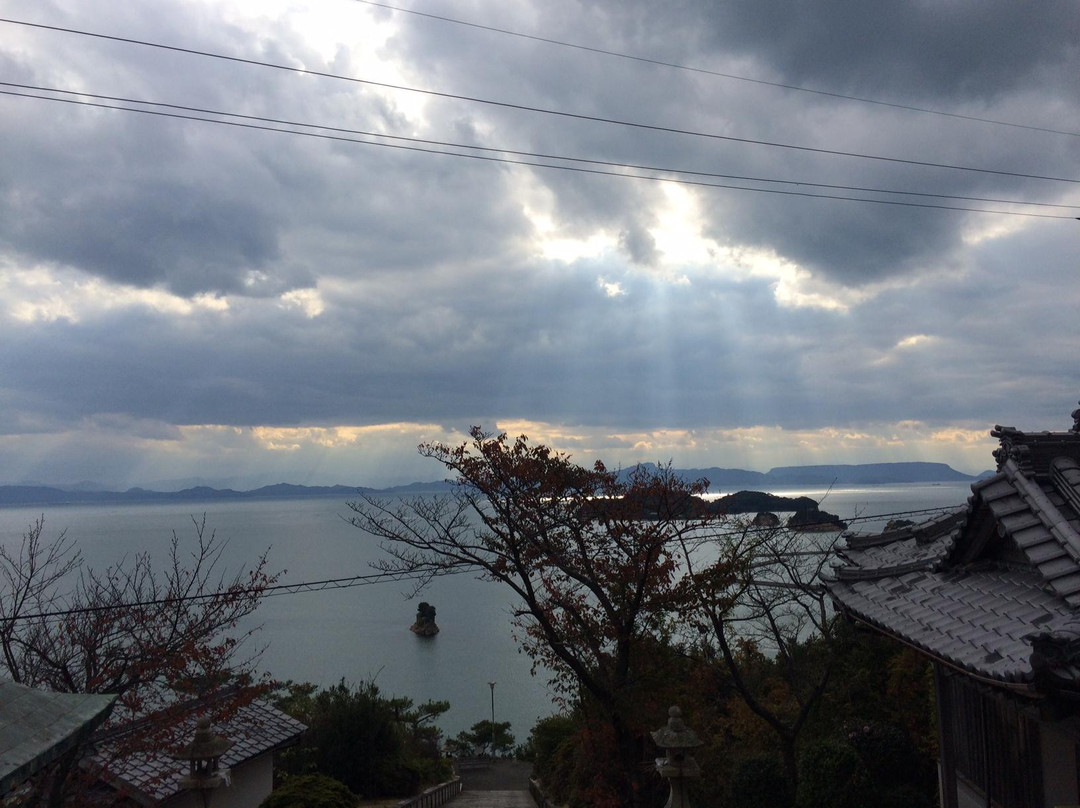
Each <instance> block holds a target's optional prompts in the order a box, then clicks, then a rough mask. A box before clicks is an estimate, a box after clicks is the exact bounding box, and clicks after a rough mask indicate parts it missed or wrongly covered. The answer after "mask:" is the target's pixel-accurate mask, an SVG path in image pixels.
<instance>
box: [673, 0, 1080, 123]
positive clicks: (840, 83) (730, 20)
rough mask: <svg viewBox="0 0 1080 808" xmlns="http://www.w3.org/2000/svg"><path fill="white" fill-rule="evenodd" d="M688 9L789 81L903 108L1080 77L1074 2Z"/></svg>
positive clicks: (713, 37) (771, 2)
mask: <svg viewBox="0 0 1080 808" xmlns="http://www.w3.org/2000/svg"><path fill="white" fill-rule="evenodd" d="M683 9H685V10H687V11H688V12H689V13H694V12H695V11H700V14H701V17H700V20H701V22H702V23H703V29H704V39H705V40H706V41H707V42H710V43H712V44H713V45H714V46H715V47H716V48H717V49H722V50H723V51H727V52H735V53H738V54H740V55H745V56H748V57H750V58H752V59H753V60H754V61H755V62H757V63H759V64H761V65H763V66H767V67H769V68H771V69H772V70H774V71H776V73H777V74H778V75H779V77H780V79H781V80H782V81H784V82H785V83H793V84H797V85H799V86H811V87H815V88H821V89H829V90H832V91H834V92H848V93H859V94H864V95H870V96H873V97H875V98H876V97H879V96H881V95H882V94H883V93H884V94H886V95H888V96H890V97H892V96H894V95H895V94H902V95H895V97H894V100H896V101H897V102H899V103H920V102H925V101H928V100H939V101H950V102H960V103H966V102H969V101H972V100H978V101H993V100H994V99H996V98H998V97H1000V96H1001V95H1004V94H1008V93H1010V92H1013V91H1016V90H1021V89H1023V88H1025V87H1026V86H1030V83H1031V81H1032V79H1038V80H1045V78H1046V75H1047V73H1046V71H1053V72H1054V73H1056V74H1057V75H1058V76H1059V79H1058V80H1059V81H1061V78H1060V77H1062V76H1065V75H1068V73H1069V72H1070V71H1071V74H1072V75H1073V76H1075V75H1077V73H1078V72H1080V64H1078V59H1080V51H1078V45H1077V43H1078V42H1080V9H1078V7H1077V5H1076V4H1075V3H1071V2H1055V1H1054V0H1051V2H1047V3H1039V4H1037V5H1031V4H1024V3H1014V2H1010V0H993V2H981V1H977V0H949V1H948V2H919V1H917V2H901V3H873V4H868V3H864V2H861V0H816V2H812V3H789V2H785V1H784V0H761V1H760V2H758V1H755V2H745V3H716V2H706V3H700V4H694V5H689V6H686V5H684V6H683ZM1070 65H1071V66H1072V67H1071V68H1070V67H1069V66H1070Z"/></svg>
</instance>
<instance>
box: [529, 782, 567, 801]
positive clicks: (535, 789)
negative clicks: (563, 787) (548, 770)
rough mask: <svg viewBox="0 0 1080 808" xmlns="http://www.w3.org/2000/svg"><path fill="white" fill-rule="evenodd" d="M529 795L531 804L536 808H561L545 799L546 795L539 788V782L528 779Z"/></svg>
mask: <svg viewBox="0 0 1080 808" xmlns="http://www.w3.org/2000/svg"><path fill="white" fill-rule="evenodd" d="M529 794H530V795H531V796H532V798H533V802H535V803H536V808H561V806H559V805H556V804H555V803H553V802H552V801H551V800H549V799H548V798H547V795H546V794H545V793H544V792H543V790H542V789H541V788H540V782H539V781H538V780H535V779H533V778H531V777H530V778H529Z"/></svg>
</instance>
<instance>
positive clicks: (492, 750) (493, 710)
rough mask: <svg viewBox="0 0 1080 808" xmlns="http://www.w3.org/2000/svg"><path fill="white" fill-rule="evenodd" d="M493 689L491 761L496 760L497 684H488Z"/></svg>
mask: <svg viewBox="0 0 1080 808" xmlns="http://www.w3.org/2000/svg"><path fill="white" fill-rule="evenodd" d="M488 687H490V688H491V759H492V760H494V759H495V683H494V682H488Z"/></svg>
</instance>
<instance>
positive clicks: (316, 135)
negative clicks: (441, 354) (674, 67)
mask: <svg viewBox="0 0 1080 808" xmlns="http://www.w3.org/2000/svg"><path fill="white" fill-rule="evenodd" d="M0 95H7V96H14V97H19V98H31V99H37V100H41V101H52V102H56V103H62V104H73V105H77V106H87V107H96V108H98V109H111V110H117V111H121V112H131V113H138V114H142V115H150V116H155V117H161V118H175V119H178V120H187V121H200V122H202V123H211V124H217V125H220V126H232V127H237V128H241V129H251V130H259V131H264V132H276V133H278V134H288V135H299V136H301V137H310V138H317V139H321V140H332V141H338V142H344V143H355V144H359V145H365V146H379V147H381V148H387V149H398V150H401V151H410V152H421V153H425V154H436V155H442V156H444V157H459V158H464V159H470V160H479V161H482V162H490V163H502V164H507V165H520V166H528V167H532V168H546V169H551V170H556V171H570V172H576V173H579V174H593V175H598V176H607V177H622V178H623V179H637V180H648V181H652V182H667V183H674V184H677V185H687V186H693V187H699V188H720V189H725V190H733V191H746V192H750V193H761V194H774V195H779V196H797V197H803V198H808V199H832V200H838V201H844V202H860V203H867V204H876V205H892V206H897V207H905V208H926V209H931V210H951V211H961V212H967V213H986V214H994V215H1000V216H1022V217H1027V218H1036V219H1059V220H1062V219H1063V220H1073V219H1080V217H1076V216H1063V215H1057V214H1050V213H1034V212H1030V211H1012V210H993V209H988V208H973V207H967V206H962V205H937V204H932V203H929V202H905V201H901V200H896V199H874V198H870V197H856V196H842V195H839V194H820V193H811V192H809V191H793V190H782V189H779V188H754V187H750V186H745V185H732V184H729V183H717V182H705V181H701V180H688V179H677V178H672V177H657V176H649V175H644V174H627V173H623V172H618V171H604V170H601V169H595V168H583V167H580V166H567V165H557V164H554V163H542V162H537V161H533V160H515V159H511V158H507V157H495V156H492V155H484V154H465V153H461V152H451V151H442V150H439V149H433V148H425V147H422V146H409V145H404V144H401V143H380V142H377V141H370V140H359V139H357V138H352V137H347V136H345V135H334V134H326V133H323V132H311V131H302V130H295V129H280V128H277V127H274V126H265V125H261V124H256V123H249V122H244V121H233V120H220V119H216V118H203V117H200V116H198V115H185V114H181V113H178V112H165V111H162V110H156V109H141V108H136V107H124V106H116V105H113V104H105V103H101V102H96V101H80V100H78V99H74V98H56V97H53V96H46V95H34V94H32V93H23V92H15V91H13V90H0ZM465 148H475V147H471V146H466V147H465ZM898 193H899V192H898ZM1019 204H1028V203H1023V202H1021V203H1019ZM1062 207H1067V206H1062Z"/></svg>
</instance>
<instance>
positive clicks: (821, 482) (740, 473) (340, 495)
mask: <svg viewBox="0 0 1080 808" xmlns="http://www.w3.org/2000/svg"><path fill="white" fill-rule="evenodd" d="M642 465H643V466H649V467H653V468H655V465H654V464H651V463H644V464H642ZM628 473H629V470H627V469H624V470H623V472H622V474H624V475H625V474H628ZM675 473H676V474H678V475H679V477H681V478H683V479H686V480H699V479H702V478H704V479H707V480H708V481H709V490H711V491H714V492H723V491H732V490H735V489H740V488H754V489H765V488H791V487H795V486H829V485H840V486H843V485H887V484H895V483H946V482H974V481H975V480H977V479H980V478H982V477H985V476H987V475H988V474H990V472H983V473H982V474H980V475H978V476H972V475H970V474H964V473H962V472H959V471H957V470H956V469H954V468H952V467H950V466H948V465H946V464H944V463H866V464H863V465H856V466H782V467H779V468H774V469H772V470H770V471H767V472H760V471H747V470H746V469H722V468H708V469H676V470H675ZM450 489H451V484H450V483H447V482H428V483H411V484H409V485H398V486H394V487H392V488H364V487H354V486H348V485H330V486H311V485H289V484H287V483H279V484H277V485H267V486H263V487H262V488H256V489H254V490H251V491H236V490H234V489H231V488H209V487H207V486H195V487H192V488H185V489H183V490H182V491H148V490H146V489H144V488H131V489H128V490H127V491H105V490H100V489H98V488H97V487H95V486H93V485H87V484H85V483H82V484H80V485H78V486H72V487H63V486H49V485H0V507H3V506H5V505H6V506H29V505H35V506H36V505H71V504H95V503H101V504H104V503H140V502H142V503H152V502H205V501H207V500H217V499H222V500H224V499H300V498H318V497H322V498H333V499H350V498H352V497H356V496H357V495H361V494H385V495H395V494H433V493H440V492H446V491H449V490H450Z"/></svg>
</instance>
